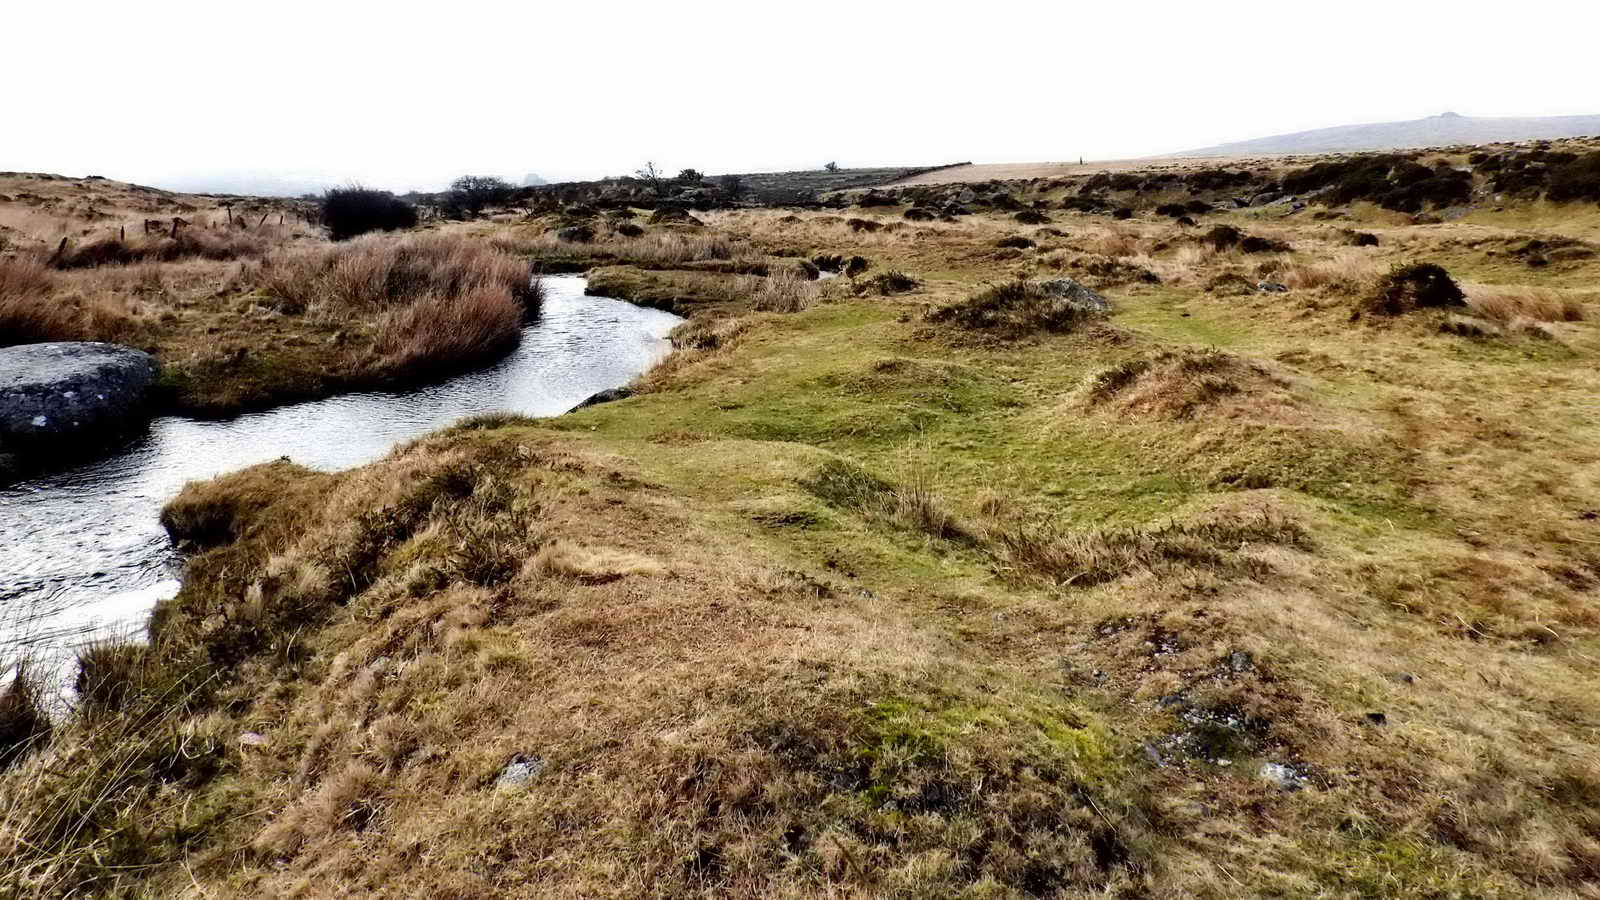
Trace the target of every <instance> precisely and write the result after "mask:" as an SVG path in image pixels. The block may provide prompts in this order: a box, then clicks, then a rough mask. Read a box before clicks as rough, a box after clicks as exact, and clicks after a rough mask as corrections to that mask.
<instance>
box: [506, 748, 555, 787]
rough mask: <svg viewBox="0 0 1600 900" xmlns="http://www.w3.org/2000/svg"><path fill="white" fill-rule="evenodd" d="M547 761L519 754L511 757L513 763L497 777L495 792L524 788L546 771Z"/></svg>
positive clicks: (508, 764) (507, 765)
mask: <svg viewBox="0 0 1600 900" xmlns="http://www.w3.org/2000/svg"><path fill="white" fill-rule="evenodd" d="M544 767H545V761H544V760H542V759H540V758H539V757H537V756H524V755H522V754H521V753H518V754H517V755H516V756H513V757H511V762H509V763H507V764H506V767H505V768H504V769H501V770H500V774H499V775H498V776H496V777H495V780H494V787H495V790H499V791H503V790H508V789H510V788H518V787H523V786H524V785H526V784H527V783H528V782H530V781H532V780H533V779H534V778H535V777H536V776H537V775H538V774H539V773H540V772H543V771H544Z"/></svg>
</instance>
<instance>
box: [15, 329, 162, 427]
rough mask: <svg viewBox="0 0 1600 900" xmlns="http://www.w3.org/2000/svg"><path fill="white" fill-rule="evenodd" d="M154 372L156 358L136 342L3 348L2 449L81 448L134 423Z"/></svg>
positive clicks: (141, 412)
mask: <svg viewBox="0 0 1600 900" xmlns="http://www.w3.org/2000/svg"><path fill="white" fill-rule="evenodd" d="M155 378H156V362H155V360H154V359H152V358H151V357H150V355H149V354H148V353H144V352H143V351H140V350H135V349H133V348H132V347H122V346H119V345H117V344H99V343H88V342H82V343H79V342H63V343H51V344H22V345H20V346H16V347H0V448H4V451H9V452H13V453H20V452H32V451H38V450H42V449H46V448H56V447H62V448H72V449H77V448H80V447H82V446H83V445H84V444H85V443H90V442H93V441H96V440H99V439H103V438H107V437H111V436H114V435H116V434H117V433H119V432H122V431H126V430H128V429H130V428H133V427H136V426H138V425H140V424H142V423H143V421H144V416H145V404H146V398H147V396H148V395H149V392H150V386H151V385H152V384H153V383H154V382H155Z"/></svg>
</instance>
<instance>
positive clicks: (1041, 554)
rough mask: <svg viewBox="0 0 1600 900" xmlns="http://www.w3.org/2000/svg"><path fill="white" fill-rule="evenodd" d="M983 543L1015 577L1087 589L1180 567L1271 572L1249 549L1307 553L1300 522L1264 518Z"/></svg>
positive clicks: (1033, 531)
mask: <svg viewBox="0 0 1600 900" xmlns="http://www.w3.org/2000/svg"><path fill="white" fill-rule="evenodd" d="M989 542H990V544H991V545H992V546H993V547H994V548H995V550H996V553H997V555H998V556H999V558H1000V559H1001V561H1002V564H1003V565H1004V566H1005V570H1006V571H1007V572H1008V573H1010V574H1011V575H1012V576H1013V577H1019V578H1035V579H1043V580H1045V581H1048V582H1050V583H1052V584H1055V585H1059V586H1062V587H1066V586H1072V587H1093V586H1095V585H1099V584H1105V583H1107V582H1110V581H1116V580H1118V579H1122V578H1128V577H1131V576H1134V575H1139V574H1151V575H1160V574H1171V573H1173V572H1175V571H1182V570H1185V569H1207V570H1211V571H1216V572H1221V573H1225V574H1231V575H1241V574H1242V575H1246V576H1255V577H1265V576H1266V575H1269V574H1270V569H1267V568H1265V567H1264V566H1263V565H1262V564H1260V563H1259V562H1257V561H1256V560H1254V559H1253V558H1252V557H1250V556H1249V555H1248V554H1246V553H1244V552H1243V551H1245V550H1247V549H1248V547H1249V545H1251V544H1267V545H1274V546H1281V547H1289V548H1295V549H1300V550H1307V549H1310V543H1309V537H1308V535H1307V534H1306V532H1305V530H1304V529H1303V528H1302V527H1301V526H1300V525H1298V524H1296V523H1295V522H1294V521H1292V520H1289V519H1285V518H1282V517H1278V516H1270V515H1263V516H1261V517H1259V518H1255V519H1246V520H1238V521H1233V520H1218V521H1201V522H1169V523H1167V524H1166V525H1161V526H1158V527H1155V528H1124V529H1099V530H1093V531H1082V532H1080V531H1066V530H1060V529H1050V528H1043V529H1041V528H1037V527H1030V526H1024V525H1014V526H1006V527H1001V528H998V529H995V530H993V531H992V532H991V533H990V535H989Z"/></svg>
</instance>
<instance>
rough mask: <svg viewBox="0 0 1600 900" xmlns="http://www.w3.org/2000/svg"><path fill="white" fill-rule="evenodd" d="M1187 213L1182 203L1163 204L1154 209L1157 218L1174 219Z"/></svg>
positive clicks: (1187, 210) (1187, 209)
mask: <svg viewBox="0 0 1600 900" xmlns="http://www.w3.org/2000/svg"><path fill="white" fill-rule="evenodd" d="M1188 212H1189V207H1187V206H1185V205H1184V204H1182V203H1163V204H1161V205H1160V206H1158V207H1156V215H1158V216H1167V217H1168V218H1172V219H1176V218H1178V217H1179V216H1183V215H1187V214H1188Z"/></svg>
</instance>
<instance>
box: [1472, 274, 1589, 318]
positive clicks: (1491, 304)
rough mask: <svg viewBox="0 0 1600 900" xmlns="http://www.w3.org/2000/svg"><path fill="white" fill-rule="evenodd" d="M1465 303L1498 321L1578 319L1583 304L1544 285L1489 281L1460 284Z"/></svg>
mask: <svg viewBox="0 0 1600 900" xmlns="http://www.w3.org/2000/svg"><path fill="white" fill-rule="evenodd" d="M1461 289H1462V292H1463V293H1464V294H1465V295H1466V303H1467V306H1468V307H1470V308H1471V309H1472V311H1473V313H1474V314H1476V315H1478V316H1482V317H1483V318H1485V319H1489V320H1491V321H1494V322H1498V323H1499V324H1501V325H1510V324H1511V323H1513V322H1517V321H1519V320H1532V321H1535V322H1582V321H1583V320H1584V310H1583V304H1582V303H1581V302H1579V301H1578V300H1577V299H1576V298H1573V297H1570V296H1567V295H1564V294H1562V293H1560V292H1559V291H1555V290H1551V289H1548V288H1533V287H1512V286H1507V285H1492V284H1463V285H1461Z"/></svg>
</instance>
